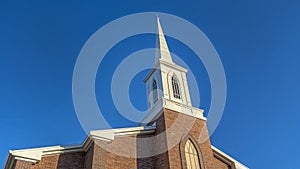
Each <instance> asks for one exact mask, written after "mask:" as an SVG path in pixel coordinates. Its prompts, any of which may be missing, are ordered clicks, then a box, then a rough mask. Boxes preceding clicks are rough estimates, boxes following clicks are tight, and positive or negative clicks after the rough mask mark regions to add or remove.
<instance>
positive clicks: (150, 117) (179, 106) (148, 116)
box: [140, 98, 206, 125]
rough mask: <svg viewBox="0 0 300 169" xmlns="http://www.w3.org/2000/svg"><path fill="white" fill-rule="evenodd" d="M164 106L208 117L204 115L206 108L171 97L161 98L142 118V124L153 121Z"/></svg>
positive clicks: (200, 117) (179, 111) (196, 116)
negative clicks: (177, 100)
mask: <svg viewBox="0 0 300 169" xmlns="http://www.w3.org/2000/svg"><path fill="white" fill-rule="evenodd" d="M164 108H167V109H170V110H173V111H176V112H178V113H182V114H185V115H188V116H192V117H195V118H198V119H201V120H205V121H206V118H205V117H204V116H203V112H204V110H202V109H199V108H196V107H193V106H188V105H186V104H183V103H178V102H176V101H173V100H170V99H166V98H161V99H160V100H158V101H157V102H156V104H155V105H154V106H153V108H152V109H151V110H149V112H148V113H147V114H146V116H145V117H144V118H143V119H142V120H141V122H140V124H142V125H147V123H148V122H151V121H152V120H153V119H155V118H156V117H158V115H159V114H160V113H161V112H162V110H163V109H164Z"/></svg>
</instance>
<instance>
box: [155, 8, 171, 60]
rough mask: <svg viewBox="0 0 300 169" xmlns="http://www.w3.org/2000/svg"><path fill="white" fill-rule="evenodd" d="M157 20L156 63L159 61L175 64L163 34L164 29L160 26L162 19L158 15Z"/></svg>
mask: <svg viewBox="0 0 300 169" xmlns="http://www.w3.org/2000/svg"><path fill="white" fill-rule="evenodd" d="M156 20H157V44H156V48H157V50H158V51H157V54H156V62H157V61H158V60H164V61H166V62H170V63H173V61H172V57H171V54H170V51H169V48H168V44H167V41H166V38H165V35H164V32H163V29H162V27H161V24H160V19H159V16H158V14H156Z"/></svg>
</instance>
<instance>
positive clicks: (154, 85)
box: [152, 80, 158, 103]
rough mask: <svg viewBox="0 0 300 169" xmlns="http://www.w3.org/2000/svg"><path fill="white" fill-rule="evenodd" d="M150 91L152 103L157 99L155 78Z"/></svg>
mask: <svg viewBox="0 0 300 169" xmlns="http://www.w3.org/2000/svg"><path fill="white" fill-rule="evenodd" d="M152 92H153V103H155V102H156V101H157V100H158V97H157V83H156V81H155V80H153V81H152Z"/></svg>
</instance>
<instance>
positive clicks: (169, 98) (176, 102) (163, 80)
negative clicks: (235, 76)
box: [141, 17, 204, 123]
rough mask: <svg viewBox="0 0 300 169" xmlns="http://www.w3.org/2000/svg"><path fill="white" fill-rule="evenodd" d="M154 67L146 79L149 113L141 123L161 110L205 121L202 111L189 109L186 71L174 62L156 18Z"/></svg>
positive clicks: (149, 119)
mask: <svg viewBox="0 0 300 169" xmlns="http://www.w3.org/2000/svg"><path fill="white" fill-rule="evenodd" d="M156 45H157V46H156V48H157V50H156V54H155V67H154V68H153V69H152V71H151V72H150V73H149V74H148V75H147V76H146V78H145V79H144V82H145V83H146V86H147V87H146V88H147V98H148V107H149V112H148V113H147V115H146V116H145V118H144V119H143V120H142V122H141V123H147V122H149V121H152V120H153V119H154V118H155V117H156V116H157V115H158V113H159V112H161V110H162V109H164V108H166V109H170V110H173V111H176V112H178V113H182V114H186V115H189V116H193V117H196V118H201V119H204V117H203V114H202V113H203V110H201V109H198V108H195V107H192V104H191V97H190V93H189V88H188V82H187V77H186V73H187V71H188V70H187V69H185V68H183V67H181V66H179V65H177V64H176V63H174V62H173V60H172V57H171V54H170V51H169V48H168V45H167V42H166V38H165V35H164V33H163V29H162V26H161V24H160V20H159V18H158V17H157V41H156Z"/></svg>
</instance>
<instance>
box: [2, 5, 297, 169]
mask: <svg viewBox="0 0 300 169" xmlns="http://www.w3.org/2000/svg"><path fill="white" fill-rule="evenodd" d="M148 11H151V12H152V11H159V12H165V13H170V14H174V15H177V16H179V17H182V18H184V19H186V20H188V21H190V22H192V23H193V24H195V25H196V26H198V27H199V28H200V29H201V30H202V31H203V32H204V33H205V34H206V35H207V36H208V38H209V39H210V40H211V41H212V43H213V45H214V46H215V48H216V50H217V51H218V53H219V55H220V58H221V60H222V62H223V66H224V69H225V73H226V77H227V85H228V97H227V102H226V107H225V111H224V115H223V118H222V121H221V123H220V124H219V127H218V128H217V130H216V132H215V133H214V135H213V137H212V138H211V140H212V143H213V144H214V145H215V146H216V147H219V148H220V149H222V150H223V151H225V152H226V153H228V154H230V155H232V156H233V157H236V158H237V159H238V160H240V161H241V162H243V163H245V164H246V165H248V166H249V167H251V168H252V169H284V168H286V169H299V168H300V145H299V142H300V135H299V129H300V123H299V119H300V113H299V110H300V97H299V96H300V89H299V86H300V68H299V67H300V66H299V63H300V47H299V44H300V2H299V1H297V0H290V1H286V0H280V1H278V0H277V1H276V0H272V1H271V0H266V1H262V0H253V1H240V0H239V1H237V0H235V1H224V0H222V1H215V0H210V1H201V0H197V1H194V0H190V1H154V0H152V1H141V0H138V1H137V0H130V1H126V0H123V1H109V2H108V1H107V2H106V3H105V2H100V1H83V0H81V1H78V0H73V1H70V2H62V1H56V0H51V1H33V0H32V1H8V0H5V1H1V2H0V24H1V25H0V57H1V61H0V70H1V71H0V77H1V83H0V93H1V94H0V115H1V118H0V131H1V139H0V166H3V165H4V162H5V160H6V157H7V155H8V150H10V149H22V148H30V147H39V146H50V145H66V144H74V143H81V142H82V141H83V140H84V138H85V136H86V134H85V133H84V131H83V130H82V128H81V126H80V124H79V122H78V120H77V117H76V113H75V111H74V108H73V103H72V73H73V68H74V64H75V61H76V58H77V56H78V54H79V52H80V50H81V48H82V46H83V45H84V43H85V42H86V40H87V39H88V38H89V37H90V36H91V35H92V34H93V33H94V32H95V31H96V30H98V29H99V28H100V27H101V26H103V25H105V24H106V23H108V22H110V21H112V20H114V19H117V18H119V17H122V16H124V15H128V14H132V13H136V12H148ZM149 22H152V21H149ZM167 40H168V42H169V44H170V50H171V51H172V52H174V53H179V55H180V54H181V55H184V54H187V55H190V56H191V57H190V58H193V57H192V55H193V53H192V52H191V51H189V49H187V48H186V47H185V46H184V45H183V44H180V43H179V42H178V41H176V40H174V39H170V38H168V39H167ZM128 44H131V45H128ZM154 46H155V37H154V36H151V35H148V36H147V35H144V36H136V37H132V38H129V39H126V40H124V41H122V42H121V43H119V44H118V45H116V46H115V47H114V48H113V49H112V50H111V51H110V53H108V55H107V56H108V57H107V59H106V60H104V62H103V66H102V67H101V66H100V70H99V72H100V73H98V75H97V79H96V85H97V89H96V92H97V98H98V101H99V102H100V103H103V101H104V100H105V101H106V102H105V104H102V105H100V106H103V109H104V110H105V111H107V112H109V113H107V116H106V117H107V119H108V121H110V122H111V123H112V125H113V126H114V127H127V126H131V125H135V124H134V123H132V122H130V121H127V120H125V119H124V118H122V117H121V116H120V115H118V113H117V112H116V109H115V108H114V106H113V103H112V101H111V96H110V93H109V92H107V91H110V89H109V87H110V80H111V76H112V73H113V70H114V68H115V67H116V66H117V64H118V63H119V62H120V61H121V60H122V59H123V58H124V57H125V56H126V55H128V54H130V53H131V52H133V51H136V50H139V49H143V48H147V47H154ZM109 56H110V57H109ZM113 56H118V57H115V58H114V59H111V58H112V57H113ZM190 58H187V57H186V58H183V59H184V60H185V61H186V62H187V64H189V66H190V67H191V68H192V69H193V70H198V71H194V72H197V81H198V83H199V85H200V86H199V88H200V91H201V108H203V109H206V110H207V109H208V108H209V106H210V105H209V104H210V92H209V90H210V88H209V81H208V76H207V73H206V72H205V69H204V68H203V65H202V64H201V62H199V61H198V62H194V61H193V59H190ZM104 70H105V71H104ZM146 73H147V72H146V71H145V72H141V73H140V74H139V75H138V76H136V78H135V79H134V81H133V82H132V87H131V90H130V97H131V100H132V102H133V103H134V105H135V106H136V107H137V108H139V109H145V107H146V96H145V94H146V93H145V86H143V83H142V81H141V80H142V79H143V77H144V76H145V74H146Z"/></svg>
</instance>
